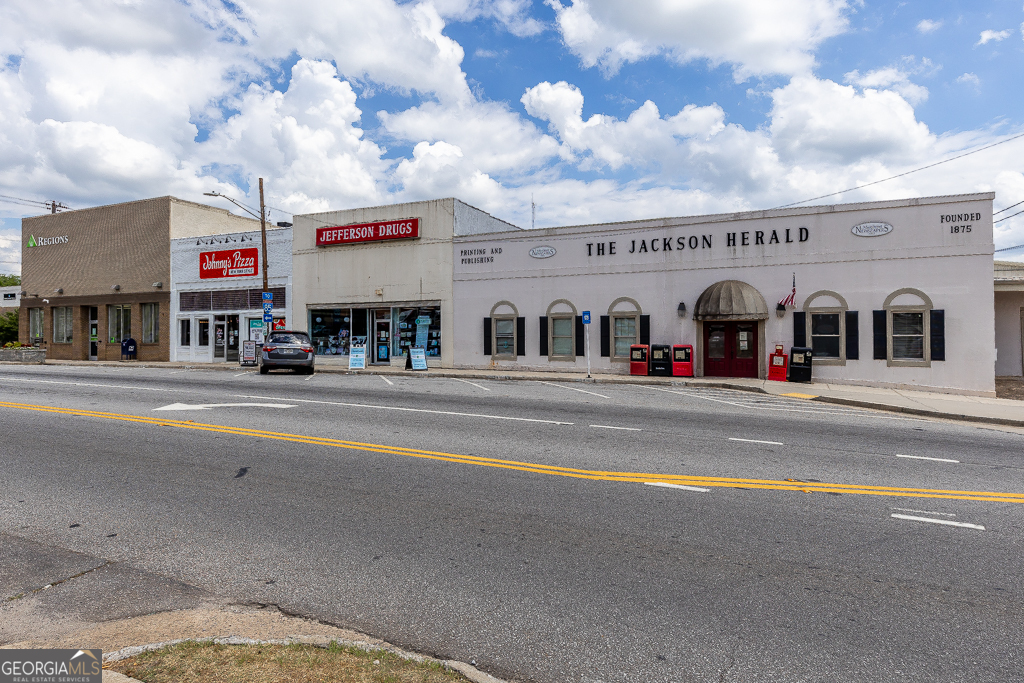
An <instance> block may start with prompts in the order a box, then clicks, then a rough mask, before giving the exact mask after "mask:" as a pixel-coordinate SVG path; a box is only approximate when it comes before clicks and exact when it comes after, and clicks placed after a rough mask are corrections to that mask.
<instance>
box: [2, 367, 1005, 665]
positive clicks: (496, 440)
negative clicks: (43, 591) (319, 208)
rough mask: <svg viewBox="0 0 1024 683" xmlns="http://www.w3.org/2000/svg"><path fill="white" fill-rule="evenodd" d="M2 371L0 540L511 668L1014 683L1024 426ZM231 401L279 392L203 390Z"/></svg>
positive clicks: (393, 383)
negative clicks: (61, 551) (62, 551)
mask: <svg viewBox="0 0 1024 683" xmlns="http://www.w3.org/2000/svg"><path fill="white" fill-rule="evenodd" d="M0 387H2V388H3V389H2V392H0V424H2V426H3V434H4V437H3V440H2V443H0V465H2V467H0V532H4V533H8V534H11V535H14V536H18V537H20V538H23V539H29V540H32V541H38V542H41V543H46V544H51V545H56V546H60V547H61V548H66V549H68V550H71V551H75V552H79V553H86V554H88V555H90V556H95V557H100V558H104V559H105V560H110V561H113V562H118V563H124V564H125V565H127V566H130V567H133V568H136V569H138V570H140V571H145V572H152V573H155V574H159V575H163V576H166V577H168V578H169V579H173V580H176V581H179V582H183V584H187V585H190V586H195V587H197V588H199V589H201V590H204V591H208V592H211V593H215V594H219V595H225V596H230V597H231V598H233V599H236V600H239V601H244V602H256V603H261V604H271V603H272V604H277V605H280V606H281V607H282V608H283V609H286V610H288V611H291V612H295V613H300V614H305V615H310V616H315V617H317V618H320V619H323V620H326V621H329V622H331V623H335V624H338V625H343V626H348V627H352V628H356V629H359V630H361V631H364V632H366V633H369V634H372V635H374V636H378V637H381V638H384V639H386V640H389V641H391V642H394V643H397V644H399V645H402V646H404V647H407V648H411V649H415V650H419V651H422V652H426V653H429V654H434V655H437V656H441V657H444V658H451V659H459V660H463V661H471V662H475V663H476V665H477V666H478V667H480V668H482V669H484V670H487V671H490V672H491V673H494V674H495V675H498V676H503V677H506V678H509V679H516V680H520V681H538V682H545V683H548V682H550V683H562V682H576V681H580V682H583V681H586V682H596V681H609V682H610V681H673V682H681V681H901V682H902V681H1019V680H1022V678H1024V665H1022V661H1021V658H1022V655H1021V654H1020V653H1021V652H1022V645H1024V620H1022V616H1021V615H1022V614H1024V609H1022V608H1024V605H1022V595H1024V594H1022V588H1024V586H1022V576H1024V570H1022V566H1021V556H1022V550H1024V547H1022V540H1024V525H1022V521H1024V469H1022V468H1024V436H1022V435H1020V434H1018V433H1013V432H1011V431H1007V430H999V429H993V428H989V427H976V426H972V425H963V424H950V423H944V422H937V421H929V420H923V419H912V418H906V417H902V416H898V415H894V414H887V413H881V412H874V411H866V410H857V409H848V408H843V407H837V406H831V405H825V404H816V403H810V402H806V401H800V400H797V399H786V398H777V397H769V396H764V395H759V394H750V393H745V392H732V391H726V390H714V389H685V388H679V389H670V390H666V389H665V388H652V387H641V386H631V385H630V386H620V385H602V384H598V385H595V384H569V383H557V382H556V383H542V382H513V381H490V380H472V381H459V380H454V379H445V378H431V377H417V378H402V377H395V378H387V379H385V378H383V377H381V376H368V375H363V376H346V375H330V374H317V375H314V376H312V377H311V378H306V377H304V376H299V375H289V374H271V375H269V376H265V377H261V376H260V375H258V374H257V373H254V372H242V371H241V370H239V372H238V373H233V372H223V371H220V372H214V371H182V370H166V369H144V368H131V367H128V368H125V369H120V368H118V369H109V368H82V367H64V368H53V367H28V366H25V367H22V366H5V367H3V368H0ZM239 403H242V404H245V403H249V404H252V403H257V404H267V405H259V406H252V405H249V406H237V405H236V406H226V405H220V406H217V407H212V408H209V409H205V410H200V409H197V408H195V407H194V406H197V405H200V404H204V405H209V404H239ZM168 406H170V407H171V409H166V410H159V409H160V408H166V407H168ZM175 406H176V407H175ZM185 406H193V407H185ZM286 406H287V407H286ZM190 420H191V422H189V421H190ZM905 456H912V457H905ZM622 473H631V474H628V475H623V474H622ZM650 484H657V485H650ZM666 484H667V485H666ZM992 492H1001V493H1006V494H1013V495H1004V496H998V495H991V493H992ZM894 515H897V516H894ZM908 518H911V519H908ZM913 518H923V519H925V520H933V521H921V520H919V519H913ZM935 520H939V521H941V522H949V523H952V524H940V523H938V522H936V521H935ZM73 525H74V526H73ZM114 534H116V535H114ZM0 576H3V573H2V572H0Z"/></svg>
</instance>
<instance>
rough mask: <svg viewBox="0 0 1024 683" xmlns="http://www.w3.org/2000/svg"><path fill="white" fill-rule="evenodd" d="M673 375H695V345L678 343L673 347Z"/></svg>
mask: <svg viewBox="0 0 1024 683" xmlns="http://www.w3.org/2000/svg"><path fill="white" fill-rule="evenodd" d="M672 375H673V376H674V377H693V346H691V345H690V344H676V345H675V346H673V347H672Z"/></svg>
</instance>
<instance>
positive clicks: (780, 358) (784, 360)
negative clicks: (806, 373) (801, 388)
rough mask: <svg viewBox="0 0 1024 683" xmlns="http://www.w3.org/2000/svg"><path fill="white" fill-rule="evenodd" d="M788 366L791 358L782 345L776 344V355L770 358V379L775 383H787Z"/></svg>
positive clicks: (771, 355)
mask: <svg viewBox="0 0 1024 683" xmlns="http://www.w3.org/2000/svg"><path fill="white" fill-rule="evenodd" d="M788 366H789V357H788V356H787V355H786V354H785V352H783V350H782V344H776V345H775V353H773V354H770V355H769V356H768V379H770V380H773V381H775V382H785V381H786V369H787V367H788Z"/></svg>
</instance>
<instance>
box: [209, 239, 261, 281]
mask: <svg viewBox="0 0 1024 683" xmlns="http://www.w3.org/2000/svg"><path fill="white" fill-rule="evenodd" d="M259 260H260V250H259V249H257V248H255V247H253V248H251V249H228V250H226V251H204V252H203V253H201V254H199V278H200V279H201V280H208V279H210V278H218V277H250V276H253V275H259V272H260V269H259V265H258V263H259Z"/></svg>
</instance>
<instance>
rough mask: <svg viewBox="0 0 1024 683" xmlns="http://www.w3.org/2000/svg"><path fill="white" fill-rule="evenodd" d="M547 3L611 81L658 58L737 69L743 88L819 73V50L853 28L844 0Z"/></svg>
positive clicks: (584, 57)
mask: <svg viewBox="0 0 1024 683" xmlns="http://www.w3.org/2000/svg"><path fill="white" fill-rule="evenodd" d="M546 2H547V4H548V5H550V6H551V8H552V9H554V10H555V16H556V24H557V27H558V30H559V32H560V33H561V34H562V40H563V41H565V44H566V45H567V46H568V47H569V49H570V50H572V52H573V53H574V54H576V55H577V57H579V59H580V61H581V62H582V64H583V65H584V66H585V67H592V66H599V67H600V68H601V69H602V70H603V71H604V72H605V73H606V74H614V73H616V72H617V71H618V70H619V68H620V67H621V66H622V65H623V64H625V63H631V62H637V61H640V60H642V59H646V58H648V57H652V56H655V55H665V56H667V57H668V58H670V59H672V60H674V61H676V62H679V63H687V62H691V61H694V60H698V59H704V60H707V61H709V62H710V63H711V64H712V65H718V64H731V65H732V67H733V75H734V78H735V79H736V80H737V81H743V80H746V79H747V78H749V77H751V76H757V75H765V74H804V73H808V72H809V71H810V70H811V68H812V67H813V66H814V56H813V51H814V50H815V48H817V46H818V45H819V44H820V43H821V42H822V41H824V40H825V39H827V38H830V37H832V36H835V35H838V34H840V33H842V32H843V31H845V30H846V26H847V19H846V16H845V11H846V9H847V3H846V2H845V0H778V1H777V2H771V3H766V2H761V1H759V0H718V1H716V2H710V1H704V2H676V1H674V0H635V1H634V2H630V3H624V2H620V1H618V0H569V2H571V4H562V2H561V1H560V0H546Z"/></svg>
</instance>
